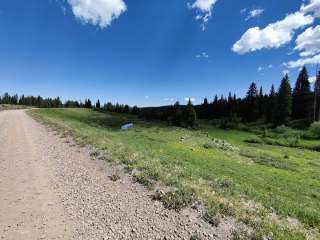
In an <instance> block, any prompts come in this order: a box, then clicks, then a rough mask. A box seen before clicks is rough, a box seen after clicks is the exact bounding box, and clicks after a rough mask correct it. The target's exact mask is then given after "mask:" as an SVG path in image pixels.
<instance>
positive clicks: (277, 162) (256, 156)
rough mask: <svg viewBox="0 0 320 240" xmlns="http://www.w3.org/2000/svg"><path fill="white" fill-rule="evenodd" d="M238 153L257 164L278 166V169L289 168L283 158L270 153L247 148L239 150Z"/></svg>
mask: <svg viewBox="0 0 320 240" xmlns="http://www.w3.org/2000/svg"><path fill="white" fill-rule="evenodd" d="M240 155H241V156H243V157H247V158H249V159H251V160H252V161H253V162H255V163H257V164H261V165H265V166H270V167H274V168H279V169H288V168H289V165H288V162H286V161H283V159H280V158H275V157H273V156H271V155H267V154H263V153H258V152H254V151H249V150H242V151H241V152H240Z"/></svg>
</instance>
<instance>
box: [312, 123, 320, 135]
mask: <svg viewBox="0 0 320 240" xmlns="http://www.w3.org/2000/svg"><path fill="white" fill-rule="evenodd" d="M309 132H310V133H311V136H313V138H316V139H320V122H314V123H313V124H312V125H311V126H310V128H309Z"/></svg>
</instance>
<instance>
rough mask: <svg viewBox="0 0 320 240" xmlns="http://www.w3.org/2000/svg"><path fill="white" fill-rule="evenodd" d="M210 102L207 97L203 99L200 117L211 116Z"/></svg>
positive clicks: (206, 117)
mask: <svg viewBox="0 0 320 240" xmlns="http://www.w3.org/2000/svg"><path fill="white" fill-rule="evenodd" d="M209 112H210V110H209V102H208V99H207V98H205V99H204V100H203V104H202V105H201V108H200V114H199V118H203V119H208V118H209Z"/></svg>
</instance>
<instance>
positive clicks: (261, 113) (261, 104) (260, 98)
mask: <svg viewBox="0 0 320 240" xmlns="http://www.w3.org/2000/svg"><path fill="white" fill-rule="evenodd" d="M258 104H259V117H260V118H263V117H264V115H265V97H264V95H263V89H262V87H260V90H259V96H258Z"/></svg>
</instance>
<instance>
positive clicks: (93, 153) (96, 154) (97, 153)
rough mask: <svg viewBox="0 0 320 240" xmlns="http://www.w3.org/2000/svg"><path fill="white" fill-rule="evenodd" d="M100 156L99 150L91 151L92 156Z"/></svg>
mask: <svg viewBox="0 0 320 240" xmlns="http://www.w3.org/2000/svg"><path fill="white" fill-rule="evenodd" d="M98 156H99V152H98V151H97V150H93V151H91V152H90V157H98Z"/></svg>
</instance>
